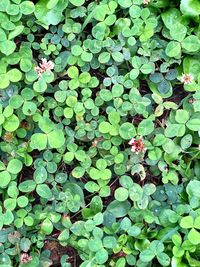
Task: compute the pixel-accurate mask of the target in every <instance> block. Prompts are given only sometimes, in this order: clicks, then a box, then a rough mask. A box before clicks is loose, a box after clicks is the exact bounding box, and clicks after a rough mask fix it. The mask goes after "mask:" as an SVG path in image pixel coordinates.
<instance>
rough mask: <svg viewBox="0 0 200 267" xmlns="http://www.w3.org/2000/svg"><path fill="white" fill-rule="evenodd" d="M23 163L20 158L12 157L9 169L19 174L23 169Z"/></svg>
mask: <svg viewBox="0 0 200 267" xmlns="http://www.w3.org/2000/svg"><path fill="white" fill-rule="evenodd" d="M22 166H23V165H22V163H21V161H20V160H18V159H11V161H9V163H8V167H7V170H8V171H9V172H10V173H12V174H17V173H19V172H20V171H21V170H22Z"/></svg>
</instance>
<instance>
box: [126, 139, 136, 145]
mask: <svg viewBox="0 0 200 267" xmlns="http://www.w3.org/2000/svg"><path fill="white" fill-rule="evenodd" d="M134 142H135V138H131V140H130V141H129V142H128V144H129V145H130V146H132V145H133V144H134Z"/></svg>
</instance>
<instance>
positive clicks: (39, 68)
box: [35, 58, 54, 76]
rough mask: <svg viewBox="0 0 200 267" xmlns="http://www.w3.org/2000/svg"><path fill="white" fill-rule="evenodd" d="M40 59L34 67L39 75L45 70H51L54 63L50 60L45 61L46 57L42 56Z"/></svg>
mask: <svg viewBox="0 0 200 267" xmlns="http://www.w3.org/2000/svg"><path fill="white" fill-rule="evenodd" d="M41 60H42V62H41V63H39V66H37V67H35V70H36V71H37V73H38V75H39V76H41V75H42V73H44V72H46V71H51V70H53V69H54V63H53V62H52V61H51V60H49V61H47V59H46V58H42V59H41Z"/></svg>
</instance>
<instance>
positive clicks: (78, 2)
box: [69, 0, 85, 6]
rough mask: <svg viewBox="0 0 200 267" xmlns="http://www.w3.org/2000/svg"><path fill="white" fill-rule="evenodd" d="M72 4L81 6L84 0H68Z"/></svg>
mask: <svg viewBox="0 0 200 267" xmlns="http://www.w3.org/2000/svg"><path fill="white" fill-rule="evenodd" d="M69 1H70V3H72V4H73V5H74V6H82V5H83V4H84V3H85V0H69Z"/></svg>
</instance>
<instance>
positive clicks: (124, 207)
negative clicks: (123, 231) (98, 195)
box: [107, 200, 131, 218]
mask: <svg viewBox="0 0 200 267" xmlns="http://www.w3.org/2000/svg"><path fill="white" fill-rule="evenodd" d="M130 207H131V205H130V203H129V202H128V200H126V201H123V202H119V201H117V200H114V201H112V202H111V203H110V204H109V205H108V207H107V210H108V211H109V212H110V213H113V215H114V216H115V217H117V218H118V217H124V216H126V215H127V213H128V211H129V209H130Z"/></svg>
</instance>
